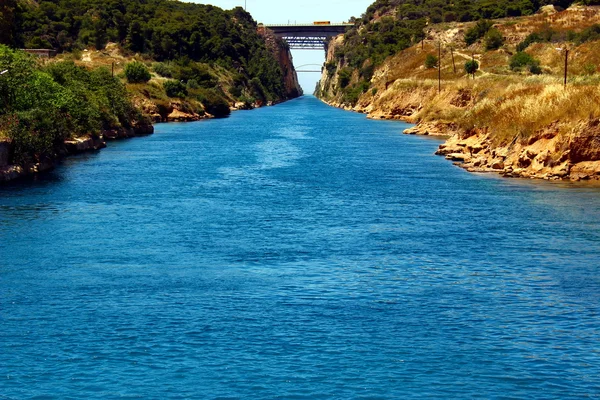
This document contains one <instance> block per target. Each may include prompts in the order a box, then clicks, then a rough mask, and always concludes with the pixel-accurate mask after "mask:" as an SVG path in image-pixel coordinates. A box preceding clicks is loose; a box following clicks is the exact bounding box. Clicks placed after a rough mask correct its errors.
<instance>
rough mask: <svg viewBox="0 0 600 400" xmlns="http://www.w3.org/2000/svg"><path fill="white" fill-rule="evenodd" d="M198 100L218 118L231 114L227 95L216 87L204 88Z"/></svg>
mask: <svg viewBox="0 0 600 400" xmlns="http://www.w3.org/2000/svg"><path fill="white" fill-rule="evenodd" d="M198 100H199V101H200V102H201V103H202V105H203V106H204V109H205V110H206V111H207V112H208V113H210V114H212V115H214V116H215V117H217V118H223V117H227V116H228V115H229V114H231V110H230V108H229V103H228V102H227V100H225V97H224V96H223V95H222V94H221V93H219V92H218V91H217V90H215V89H203V90H202V91H201V92H200V94H199V95H198Z"/></svg>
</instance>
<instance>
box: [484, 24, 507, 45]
mask: <svg viewBox="0 0 600 400" xmlns="http://www.w3.org/2000/svg"><path fill="white" fill-rule="evenodd" d="M484 44H485V49H486V50H488V51H489V50H497V49H499V48H500V47H502V46H503V45H504V36H502V33H500V31H499V30H498V29H496V28H491V29H490V30H489V31H488V32H487V33H486V34H485V38H484Z"/></svg>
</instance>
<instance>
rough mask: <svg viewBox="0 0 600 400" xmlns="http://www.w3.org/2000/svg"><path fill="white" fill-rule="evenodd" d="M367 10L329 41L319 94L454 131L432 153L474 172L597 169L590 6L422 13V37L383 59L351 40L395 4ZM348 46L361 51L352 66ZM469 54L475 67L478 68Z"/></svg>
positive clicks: (597, 28) (594, 23) (580, 173)
mask: <svg viewBox="0 0 600 400" xmlns="http://www.w3.org/2000/svg"><path fill="white" fill-rule="evenodd" d="M407 3H408V2H404V3H403V4H405V5H406V4H407ZM411 3H416V2H411ZM376 4H377V3H376ZM479 4H482V3H481V2H480V3H479ZM499 4H502V3H499ZM563 5H568V4H563ZM372 7H373V6H372ZM370 10H371V11H369V13H368V17H369V18H370V19H369V20H368V21H365V20H361V21H358V22H357V24H356V27H355V28H354V30H353V31H350V32H348V33H347V34H346V35H343V36H340V37H338V38H336V39H335V41H334V42H333V43H332V44H331V45H330V49H329V54H328V56H327V62H326V65H325V68H324V72H323V76H322V79H321V82H320V84H319V86H318V88H317V92H316V94H317V95H318V96H319V97H320V98H322V99H323V100H325V101H326V102H328V103H330V104H333V105H336V106H340V107H344V108H347V109H352V110H355V111H359V112H365V113H368V114H369V116H370V117H371V118H385V119H401V120H405V121H408V122H412V123H416V124H417V127H416V128H415V129H411V130H409V132H407V133H420V134H439V135H447V136H451V138H450V139H449V140H448V142H447V143H446V144H445V145H443V146H441V149H440V151H439V154H442V155H446V156H447V157H448V158H449V159H451V160H454V161H457V162H459V163H460V165H461V166H463V167H465V168H467V169H469V170H471V171H485V172H487V171H496V172H500V173H502V174H504V175H506V176H519V177H533V178H546V179H565V178H571V179H599V178H600V140H599V139H598V138H597V136H596V132H597V129H596V128H595V127H596V126H597V125H598V123H597V121H598V118H599V117H600V107H598V104H599V102H598V100H599V99H600V92H599V91H598V87H599V86H598V84H599V83H600V76H599V75H598V72H599V68H598V67H599V66H600V56H599V54H600V52H599V50H600V42H599V41H598V39H600V35H599V33H600V25H599V24H600V10H599V9H598V7H594V6H581V5H577V6H570V7H569V8H568V9H566V10H563V9H562V8H560V7H555V6H552V5H550V6H548V5H546V6H541V5H540V8H539V9H536V13H535V14H532V15H526V16H516V17H505V18H499V19H494V20H479V21H470V22H457V21H452V22H440V23H433V22H432V21H431V20H429V21H427V22H424V23H423V28H422V31H421V32H422V33H421V35H420V36H416V35H413V36H412V38H411V39H410V40H409V41H407V42H406V44H404V45H402V46H401V47H404V46H406V47H405V48H401V49H396V50H394V51H391V52H390V54H391V55H390V56H388V57H386V58H384V59H383V60H381V59H378V58H370V57H368V51H369V48H370V45H369V42H368V41H362V42H361V43H360V44H358V45H357V44H353V43H352V40H354V39H353V38H354V36H355V35H362V36H364V35H365V32H367V31H368V30H369V29H371V30H373V31H376V32H379V34H380V33H381V29H382V28H383V26H384V24H386V23H387V24H389V23H391V22H390V21H397V18H398V15H399V11H398V9H397V8H394V9H392V10H391V11H387V14H385V15H384V14H382V10H385V7H383V8H381V7H379V8H375V9H370ZM500 14H501V13H500ZM501 15H502V14H501ZM363 17H367V15H365V16H363ZM404 18H406V17H404ZM385 21H388V22H385ZM400 21H401V22H402V23H408V22H410V23H416V22H418V21H410V20H406V19H402V20H400ZM397 22H398V21H397ZM421 22H422V21H421ZM377 26H378V28H375V27H377ZM377 29H378V30H377ZM379 34H377V35H375V37H378V36H379ZM367 37H368V35H367ZM372 40H375V39H372ZM389 42H390V41H387V43H388V44H389ZM564 49H568V50H569V55H568V74H569V76H568V85H567V87H566V89H565V88H564V87H563V73H564V63H565V52H564ZM348 54H350V57H348ZM355 54H366V55H367V56H366V57H365V58H364V61H362V60H359V63H358V64H357V63H356V62H353V57H354V56H353V55H355ZM440 55H441V59H440V58H439V56H440ZM440 60H441V61H440ZM438 63H439V64H438ZM466 64H474V65H475V69H476V72H475V75H473V76H472V75H470V74H468V73H467V72H466V66H467V65H466ZM438 65H439V69H438ZM471 72H473V71H471ZM438 76H439V77H440V78H441V79H440V82H438ZM438 85H439V86H438Z"/></svg>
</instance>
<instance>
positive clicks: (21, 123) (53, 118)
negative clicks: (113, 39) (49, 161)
mask: <svg viewBox="0 0 600 400" xmlns="http://www.w3.org/2000/svg"><path fill="white" fill-rule="evenodd" d="M5 69H8V70H9V72H8V73H6V74H4V75H2V77H1V79H0V101H1V104H0V138H3V139H10V140H11V141H12V143H13V148H14V154H13V156H12V161H13V162H14V163H26V162H37V161H39V160H40V159H44V158H54V157H55V155H56V152H57V151H58V150H59V149H60V147H61V146H62V145H63V143H64V140H65V139H68V138H71V137H74V136H77V135H82V134H92V135H97V134H98V133H99V132H100V130H102V129H119V128H132V127H134V126H135V125H138V124H147V123H149V122H148V121H146V120H145V119H144V118H143V117H142V115H141V114H140V112H139V111H138V110H137V109H136V108H135V107H134V106H133V104H132V103H131V100H130V98H129V96H128V95H127V92H126V89H125V86H124V85H123V84H122V83H121V81H120V80H119V79H117V78H114V77H113V76H112V74H111V71H110V70H108V69H107V68H97V69H94V70H88V69H87V68H84V67H80V66H77V65H75V64H74V63H73V62H69V61H64V62H57V63H49V64H48V65H47V66H42V65H40V64H39V63H38V61H37V60H36V59H35V58H34V57H33V56H30V55H29V54H26V53H24V52H21V51H16V50H12V49H10V48H8V47H6V46H4V45H0V70H5Z"/></svg>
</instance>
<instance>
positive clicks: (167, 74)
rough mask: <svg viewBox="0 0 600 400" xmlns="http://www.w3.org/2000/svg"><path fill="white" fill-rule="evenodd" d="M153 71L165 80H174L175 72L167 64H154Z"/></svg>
mask: <svg viewBox="0 0 600 400" xmlns="http://www.w3.org/2000/svg"><path fill="white" fill-rule="evenodd" d="M152 69H153V70H154V72H156V73H157V74H158V75H160V76H162V77H163V78H173V70H172V69H171V67H170V66H169V65H168V64H167V63H154V64H152Z"/></svg>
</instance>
